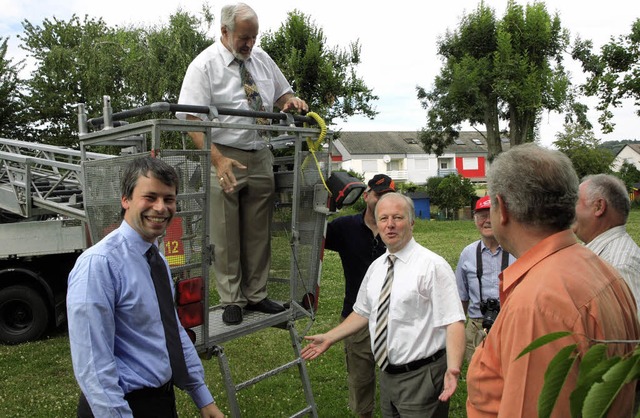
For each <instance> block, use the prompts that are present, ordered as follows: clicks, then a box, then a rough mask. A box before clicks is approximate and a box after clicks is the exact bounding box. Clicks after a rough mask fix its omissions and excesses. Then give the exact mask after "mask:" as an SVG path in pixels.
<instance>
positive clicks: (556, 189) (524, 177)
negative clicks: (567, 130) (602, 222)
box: [487, 143, 579, 231]
mask: <svg viewBox="0 0 640 418" xmlns="http://www.w3.org/2000/svg"><path fill="white" fill-rule="evenodd" d="M578 185H579V181H578V175H577V174H576V171H575V169H574V168H573V164H572V163H571V160H569V158H568V157H567V156H566V155H564V154H563V153H561V152H560V151H554V150H549V149H546V148H542V147H540V146H538V145H536V144H534V143H526V144H522V145H518V146H515V147H513V148H511V149H510V150H509V151H506V152H504V153H501V154H499V155H498V156H497V157H496V158H495V160H494V161H493V162H492V163H491V167H490V169H489V173H488V175H487V189H488V191H489V195H490V196H491V205H492V207H497V204H498V203H497V199H496V196H500V197H501V198H502V200H503V202H504V203H505V205H506V208H507V210H508V211H509V214H510V215H511V216H512V217H513V218H514V219H515V220H516V221H518V222H520V223H523V224H526V225H531V226H535V227H539V228H544V229H548V230H552V231H561V230H564V229H568V228H569V227H570V226H571V224H572V223H573V220H574V218H575V213H576V209H575V206H576V202H577V201H578Z"/></svg>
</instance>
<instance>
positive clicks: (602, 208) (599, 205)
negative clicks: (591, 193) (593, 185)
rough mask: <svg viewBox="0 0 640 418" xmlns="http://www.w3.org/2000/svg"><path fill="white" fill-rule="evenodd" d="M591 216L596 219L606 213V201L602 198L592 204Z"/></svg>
mask: <svg viewBox="0 0 640 418" xmlns="http://www.w3.org/2000/svg"><path fill="white" fill-rule="evenodd" d="M593 209H594V212H593V214H594V215H595V216H597V217H600V216H604V214H605V213H606V212H607V201H606V200H604V199H603V198H598V199H596V200H595V201H594V202H593Z"/></svg>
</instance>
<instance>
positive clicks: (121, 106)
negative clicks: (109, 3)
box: [19, 11, 213, 146]
mask: <svg viewBox="0 0 640 418" xmlns="http://www.w3.org/2000/svg"><path fill="white" fill-rule="evenodd" d="M207 16H208V15H207V14H206V13H205V19H204V23H207V24H210V23H211V22H210V20H209V21H206V19H207ZM208 18H209V19H210V16H209V17H208ZM22 25H23V27H24V34H23V35H21V36H19V39H20V40H21V41H22V42H23V44H22V45H21V48H23V49H24V50H26V51H27V53H28V54H29V55H30V57H31V58H33V59H34V60H35V65H36V67H35V70H34V71H33V72H32V74H31V78H29V79H28V80H27V81H26V86H27V93H26V94H25V96H24V101H25V106H27V108H28V109H29V114H30V115H31V119H30V120H29V125H30V126H31V127H33V128H34V129H35V134H34V135H35V137H34V140H37V141H38V142H45V143H50V144H55V145H63V146H73V145H75V143H76V139H75V138H76V135H77V117H76V116H75V113H76V112H75V108H74V107H75V104H76V103H85V105H86V109H87V113H88V114H89V115H90V116H98V115H101V114H102V108H103V96H105V95H108V96H110V97H111V106H112V108H113V110H114V112H117V111H121V110H126V109H130V108H133V107H138V106H142V105H146V104H150V103H153V102H155V101H176V100H177V97H178V94H179V92H180V87H181V84H182V78H183V77H184V73H185V71H186V69H187V66H188V65H189V63H190V62H191V60H192V59H193V58H195V56H196V55H197V54H198V53H199V52H200V51H202V50H203V49H204V48H205V47H206V46H208V45H210V44H211V43H212V42H213V40H212V39H209V38H207V37H206V29H207V27H202V25H203V21H201V20H199V19H198V18H196V17H194V16H191V15H189V14H187V13H185V12H181V11H178V12H176V14H174V15H172V16H171V17H170V22H169V25H168V26H157V27H152V28H139V27H116V28H111V27H109V26H107V24H106V23H105V22H104V21H103V20H102V19H95V18H90V17H88V16H85V17H84V19H83V20H81V19H80V18H79V17H78V16H76V15H73V16H72V17H71V18H70V19H69V21H62V20H58V19H56V18H55V17H54V18H53V19H44V21H43V22H42V25H40V26H39V25H33V24H32V23H31V22H29V21H28V20H25V21H24V22H22Z"/></svg>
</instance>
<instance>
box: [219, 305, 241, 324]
mask: <svg viewBox="0 0 640 418" xmlns="http://www.w3.org/2000/svg"><path fill="white" fill-rule="evenodd" d="M222 322H224V323H225V324H227V325H238V324H239V323H241V322H242V308H241V307H239V306H238V305H227V306H225V307H224V312H223V313H222Z"/></svg>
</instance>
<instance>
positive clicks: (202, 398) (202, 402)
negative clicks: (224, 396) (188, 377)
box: [189, 384, 214, 409]
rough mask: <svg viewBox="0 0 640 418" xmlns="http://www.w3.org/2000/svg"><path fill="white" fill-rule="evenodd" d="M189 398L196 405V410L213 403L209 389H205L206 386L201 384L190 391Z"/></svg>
mask: <svg viewBox="0 0 640 418" xmlns="http://www.w3.org/2000/svg"><path fill="white" fill-rule="evenodd" d="M189 396H191V399H193V402H194V403H195V404H196V406H197V407H198V409H201V408H203V407H205V406H207V405H209V404H210V403H213V401H214V400H213V395H211V392H210V391H209V388H207V385H205V384H202V385H201V386H198V388H196V389H194V390H192V391H190V392H189Z"/></svg>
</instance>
